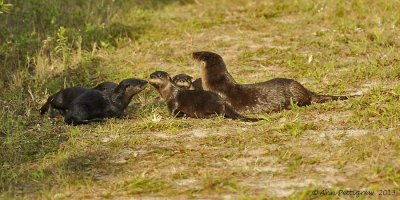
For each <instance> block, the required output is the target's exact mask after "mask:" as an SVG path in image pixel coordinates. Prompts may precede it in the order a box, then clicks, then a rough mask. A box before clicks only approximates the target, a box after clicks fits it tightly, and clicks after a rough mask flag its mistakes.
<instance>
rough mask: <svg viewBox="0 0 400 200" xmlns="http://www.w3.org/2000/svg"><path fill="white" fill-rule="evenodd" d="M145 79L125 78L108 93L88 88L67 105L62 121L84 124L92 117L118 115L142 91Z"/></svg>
mask: <svg viewBox="0 0 400 200" xmlns="http://www.w3.org/2000/svg"><path fill="white" fill-rule="evenodd" d="M146 85H147V81H145V80H141V79H134V78H131V79H125V80H123V81H121V83H120V84H119V85H118V86H117V87H116V88H115V89H114V90H113V91H112V92H109V93H104V92H100V91H98V90H94V89H91V90H88V91H86V92H84V93H83V94H82V95H80V96H78V97H77V98H76V99H74V100H73V101H72V103H71V105H70V106H69V107H68V110H67V113H66V115H65V118H64V121H65V123H67V124H74V125H77V124H84V123H88V122H90V120H94V119H102V118H107V117H120V116H122V115H123V113H124V110H125V108H126V107H127V106H128V104H129V102H131V99H132V97H133V96H134V95H135V94H137V93H139V92H140V91H142V90H143V89H144V88H145V87H146Z"/></svg>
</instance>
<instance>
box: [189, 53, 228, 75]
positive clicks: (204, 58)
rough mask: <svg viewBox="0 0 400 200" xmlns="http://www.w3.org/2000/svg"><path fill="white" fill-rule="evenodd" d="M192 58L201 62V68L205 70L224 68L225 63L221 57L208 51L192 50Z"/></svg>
mask: <svg viewBox="0 0 400 200" xmlns="http://www.w3.org/2000/svg"><path fill="white" fill-rule="evenodd" d="M192 56H193V59H195V60H197V61H200V62H202V63H203V66H202V68H204V69H205V70H207V71H210V72H212V71H220V70H225V69H226V67H225V63H224V60H223V59H222V57H221V56H220V55H218V54H216V53H213V52H210V51H197V52H193V55H192Z"/></svg>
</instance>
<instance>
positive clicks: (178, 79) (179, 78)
mask: <svg viewBox="0 0 400 200" xmlns="http://www.w3.org/2000/svg"><path fill="white" fill-rule="evenodd" d="M172 82H174V83H175V85H176V86H178V87H180V88H182V89H186V90H203V87H202V86H201V79H200V78H198V79H196V80H195V81H193V77H191V76H189V75H187V74H178V75H176V76H174V78H172Z"/></svg>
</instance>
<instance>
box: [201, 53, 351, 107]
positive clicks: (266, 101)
mask: <svg viewBox="0 0 400 200" xmlns="http://www.w3.org/2000/svg"><path fill="white" fill-rule="evenodd" d="M193 58H194V59H196V60H198V61H201V62H203V66H202V67H201V71H202V85H203V88H204V89H205V90H209V91H213V92H216V93H218V94H220V95H221V96H222V97H223V98H224V99H225V100H226V101H227V102H229V103H230V104H231V105H232V107H233V108H234V109H236V110H237V111H239V112H243V113H257V112H274V111H280V110H282V109H290V107H291V102H292V103H295V104H297V105H298V106H307V105H310V104H311V103H312V102H315V103H324V102H327V101H331V100H344V99H347V97H346V96H331V95H318V94H316V93H314V92H311V91H309V90H308V89H306V88H305V87H304V86H303V85H301V84H300V83H299V82H297V81H295V80H292V79H287V78H274V79H271V80H269V81H265V82H261V83H255V84H238V83H236V81H235V80H234V79H233V78H232V76H231V75H230V74H229V72H228V71H227V69H226V65H225V63H224V61H223V59H222V57H221V56H219V55H218V54H216V53H213V52H207V51H202V52H194V53H193Z"/></svg>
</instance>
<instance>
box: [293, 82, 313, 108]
mask: <svg viewBox="0 0 400 200" xmlns="http://www.w3.org/2000/svg"><path fill="white" fill-rule="evenodd" d="M289 93H290V99H289V101H292V102H289V104H291V103H294V104H296V105H297V106H308V105H311V101H312V95H311V94H310V91H309V90H307V89H306V88H305V87H304V86H303V85H301V84H300V83H299V82H297V81H293V82H292V83H291V84H290V86H289Z"/></svg>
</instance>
